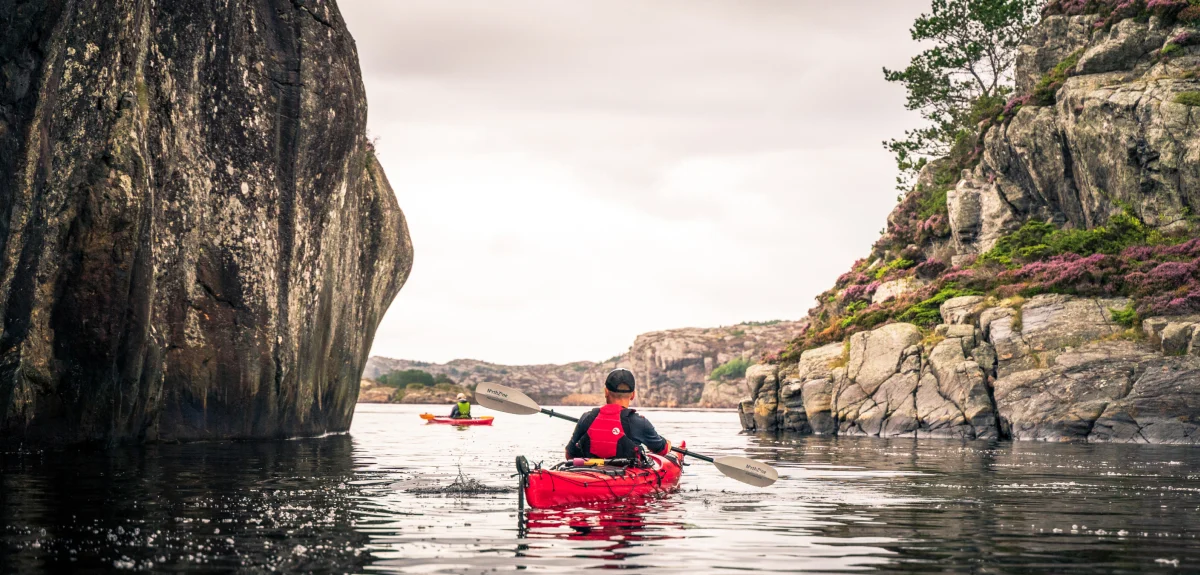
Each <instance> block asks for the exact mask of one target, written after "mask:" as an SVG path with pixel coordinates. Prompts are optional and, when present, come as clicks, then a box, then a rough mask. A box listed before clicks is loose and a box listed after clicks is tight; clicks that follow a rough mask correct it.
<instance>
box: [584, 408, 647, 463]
mask: <svg viewBox="0 0 1200 575" xmlns="http://www.w3.org/2000/svg"><path fill="white" fill-rule="evenodd" d="M616 407H618V406H616V405H615V404H614V405H611V406H604V407H597V408H595V409H593V410H591V411H589V412H587V413H585V414H583V417H581V418H579V423H577V424H576V425H575V433H573V434H571V441H569V442H568V443H567V457H603V458H610V457H620V458H631V457H633V448H634V447H636V446H637V445H645V446H646V447H649V448H650V451H653V452H654V453H659V454H661V453H662V452H663V451H665V450H666V448H667V440H666V439H663V438H662V436H660V435H659V434H658V431H656V430H655V429H654V425H653V424H651V423H650V421H649V420H647V419H646V418H645V417H642V416H641V415H638V413H637V412H636V411H634V410H632V409H629V408H624V409H621V410H620V413H619V414H618V413H616V410H615V409H614V408H616ZM602 411H603V412H604V416H603V417H601V412H602ZM613 416H616V417H613ZM597 418H599V419H600V420H601V421H600V423H599V424H597V422H596V419H597ZM618 418H619V423H617V421H618ZM614 424H615V425H614ZM593 426H595V427H597V429H592V428H593ZM600 427H603V429H601V428H600ZM614 430H615V431H617V433H613V431H614ZM609 436H612V437H614V438H615V439H616V446H615V450H613V449H612V446H610V445H601V444H597V445H595V448H596V449H598V450H599V451H601V453H595V452H593V445H592V443H593V441H592V438H593V437H598V438H606V439H607V438H608V437H609ZM606 443H611V442H606ZM614 451H615V452H614Z"/></svg>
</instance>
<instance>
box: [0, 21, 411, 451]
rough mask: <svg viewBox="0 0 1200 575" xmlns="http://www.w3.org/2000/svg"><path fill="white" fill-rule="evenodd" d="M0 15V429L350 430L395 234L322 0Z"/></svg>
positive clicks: (394, 273)
mask: <svg viewBox="0 0 1200 575" xmlns="http://www.w3.org/2000/svg"><path fill="white" fill-rule="evenodd" d="M0 10H2V11H3V12H4V14H5V17H4V18H3V20H0V30H2V31H3V33H2V34H0V82H2V85H0V318H2V320H3V322H4V323H3V337H2V338H0V438H2V439H6V440H27V441H43V442H60V443H68V442H81V441H120V440H155V439H157V440H188V439H211V438H253V437H281V436H290V435H301V434H320V433H325V432H329V431H342V430H346V429H347V428H348V427H349V424H350V419H351V416H352V414H353V410H354V403H355V398H356V396H357V393H358V385H359V374H360V373H361V371H362V367H363V364H364V362H365V361H366V359H367V353H368V351H369V349H370V347H371V341H372V338H373V337H374V331H375V328H376V326H377V324H378V322H379V321H380V319H381V318H382V316H383V313H384V311H385V310H386V309H387V307H388V305H389V304H390V302H391V300H392V298H393V297H394V296H395V294H396V293H397V291H398V290H399V289H400V287H401V285H403V283H404V281H405V279H406V277H407V275H408V271H409V269H410V267H411V261H412V260H411V258H412V248H411V244H410V242H409V238H408V232H407V228H406V226H405V222H404V216H403V214H402V213H401V211H400V209H399V207H398V206H397V203H396V199H395V196H394V194H393V193H392V190H391V188H390V187H389V186H388V183H387V180H386V178H385V176H384V174H383V171H382V169H381V168H380V166H379V164H378V162H377V161H376V160H375V157H374V154H373V152H372V149H371V147H370V145H369V143H368V142H367V140H366V138H365V136H364V134H365V126H366V117H367V106H366V96H365V92H364V89H363V85H362V81H361V78H360V73H359V66H358V58H357V54H356V52H355V47H354V41H353V39H352V38H351V37H350V35H349V33H348V32H347V31H346V27H345V23H344V22H343V21H342V18H341V16H340V14H339V13H338V10H337V7H336V5H335V3H334V2H333V1H332V0H232V1H226V2H209V1H192V0H180V1H172V2H140V1H134V0H105V1H99V0H91V1H84V0H62V1H53V0H31V1H17V2H15V3H14V2H7V3H5V5H4V7H3V8H2V9H0Z"/></svg>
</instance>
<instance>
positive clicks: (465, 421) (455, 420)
mask: <svg viewBox="0 0 1200 575" xmlns="http://www.w3.org/2000/svg"><path fill="white" fill-rule="evenodd" d="M421 419H424V420H425V422H426V423H441V424H445V425H491V424H492V416H490V415H485V416H483V417H438V416H436V415H433V414H430V413H422V414H421Z"/></svg>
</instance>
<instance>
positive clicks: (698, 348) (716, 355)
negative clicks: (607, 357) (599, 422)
mask: <svg viewBox="0 0 1200 575" xmlns="http://www.w3.org/2000/svg"><path fill="white" fill-rule="evenodd" d="M803 325H804V324H803V322H767V323H766V324H739V325H735V326H729V327H720V328H684V329H673V330H668V331H655V332H650V333H644V334H642V335H639V336H638V337H637V339H636V340H634V342H633V347H631V348H630V349H629V352H628V353H626V354H625V357H624V363H626V364H627V365H626V367H628V368H629V369H630V370H632V371H633V374H634V376H635V377H636V378H637V381H638V386H639V387H638V396H639V399H638V403H639V404H640V405H644V406H654V407H682V406H689V405H691V406H700V407H735V406H736V405H737V398H740V397H744V396H745V395H746V392H747V391H748V390H747V389H745V388H744V387H741V385H740V383H741V378H737V379H736V380H732V381H723V380H720V379H712V378H710V377H709V374H711V373H712V371H713V370H714V369H716V368H717V367H719V366H721V365H722V364H725V363H727V362H729V361H730V360H733V359H735V358H748V359H750V360H752V361H757V360H758V358H760V357H761V356H762V355H763V354H766V353H771V352H775V351H777V350H778V349H779V348H780V347H782V346H783V344H784V343H785V342H786V341H787V340H788V339H789V338H790V337H792V335H793V334H795V332H796V331H798V330H799V329H801V328H802V326H803ZM600 381H601V382H603V379H601V380H600ZM599 391H600V388H599V386H597V387H596V389H595V390H594V392H599Z"/></svg>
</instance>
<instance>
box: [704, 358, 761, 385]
mask: <svg viewBox="0 0 1200 575" xmlns="http://www.w3.org/2000/svg"><path fill="white" fill-rule="evenodd" d="M751 365H754V362H753V361H751V360H750V358H747V357H735V358H733V359H731V360H729V361H727V362H725V363H723V364H721V365H719V366H717V368H716V369H714V370H712V373H710V374H708V378H709V379H713V380H717V379H720V380H732V379H741V378H743V377H745V376H746V370H747V369H749V368H750V366H751Z"/></svg>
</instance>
